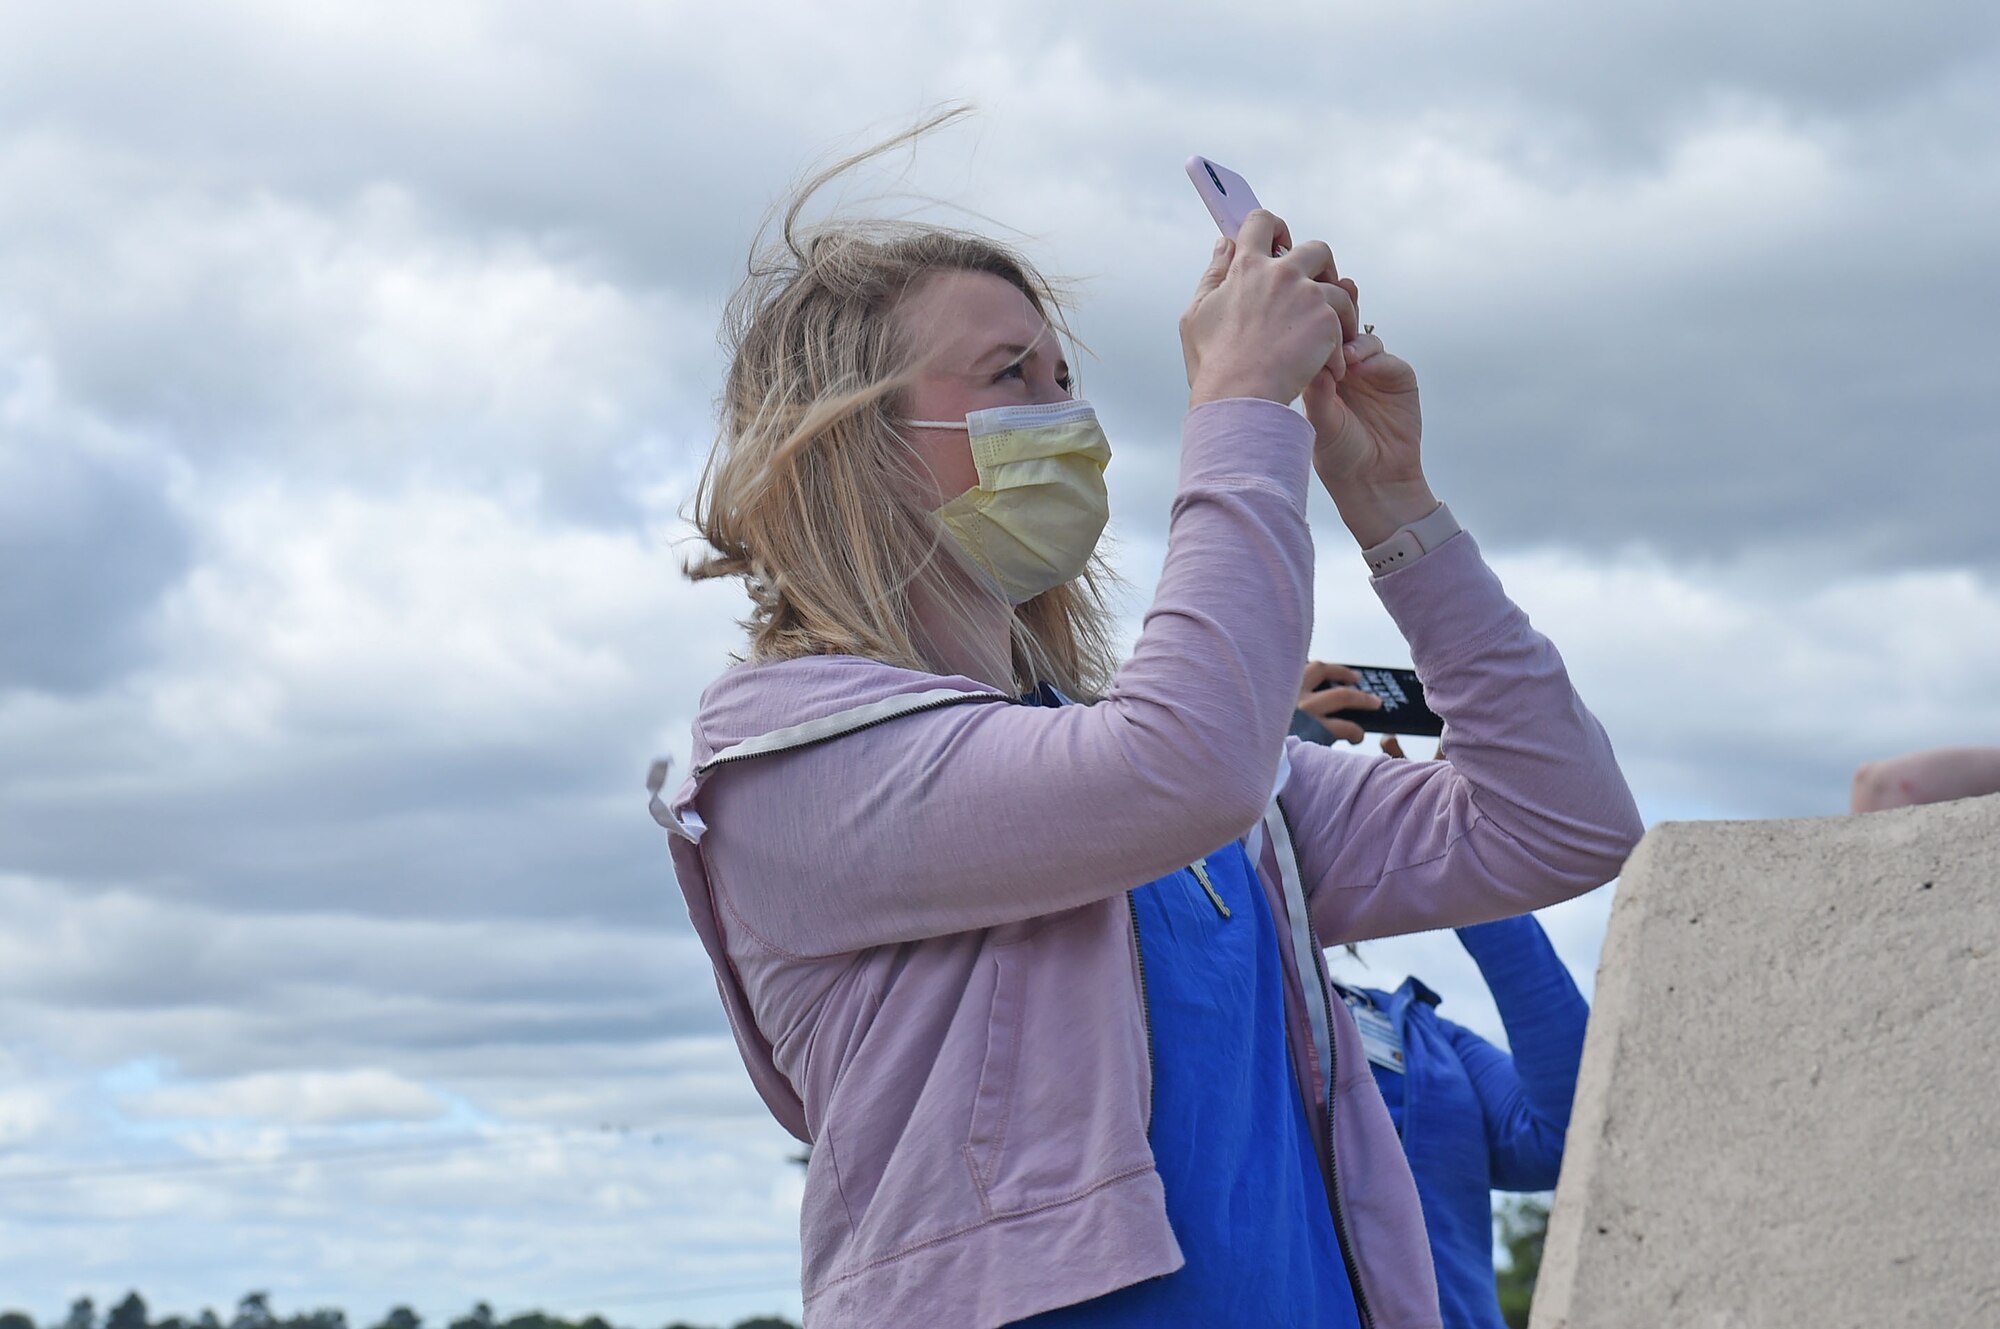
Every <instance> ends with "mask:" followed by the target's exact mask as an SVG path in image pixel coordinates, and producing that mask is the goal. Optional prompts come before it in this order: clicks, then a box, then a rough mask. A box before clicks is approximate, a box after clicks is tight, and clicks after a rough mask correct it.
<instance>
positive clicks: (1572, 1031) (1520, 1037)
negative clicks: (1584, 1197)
mask: <svg viewBox="0 0 2000 1329" xmlns="http://www.w3.org/2000/svg"><path fill="white" fill-rule="evenodd" d="M1458 938H1459V940H1460V941H1461V942H1463V943H1464V945H1465V949H1466V950H1467V951H1469V952H1471V954H1472V958H1473V960H1474V962H1475V963H1477V964H1478V965H1479V971H1480V973H1481V974H1482V975H1484V976H1485V979H1486V986H1487V987H1488V988H1489V989H1491V991H1492V993H1493V1001H1494V1004H1495V1005H1497V1006H1498V1007H1499V1008H1500V1020H1501V1023H1502V1024H1503V1025H1505V1026H1506V1029H1507V1042H1508V1043H1509V1044H1510V1045H1511V1047H1512V1048H1513V1054H1512V1055H1511V1056H1510V1055H1509V1054H1508V1053H1506V1052H1504V1051H1502V1050H1501V1049H1499V1048H1497V1047H1494V1046H1493V1045H1492V1044H1491V1043H1489V1042H1487V1041H1486V1040H1485V1039H1483V1038H1481V1037H1479V1035H1477V1034H1475V1033H1473V1032H1472V1031H1471V1030H1469V1029H1466V1028H1464V1027H1463V1026H1460V1025H1456V1024H1453V1023H1452V1022H1451V1021H1449V1020H1446V1019H1443V1018H1442V1017H1440V1016H1439V1015H1438V1013H1437V1011H1436V1009H1435V1007H1436V1005H1437V1000H1438V998H1437V996H1436V994H1434V993H1433V992H1431V990H1430V989H1429V988H1426V987H1425V986H1424V985H1423V984H1422V983H1421V982H1419V981H1417V980H1416V979H1414V978H1412V979H1409V980H1407V981H1405V982H1404V984H1403V985H1402V987H1400V988H1398V989H1397V990H1396V991H1395V992H1394V993H1393V994H1391V993H1387V992H1380V991H1366V995H1367V996H1368V997H1369V998H1370V1000H1372V1001H1373V1002H1374V1003H1375V1005H1376V1007H1377V1008H1378V1009H1381V1010H1385V1011H1387V1012H1388V1014H1389V1018H1390V1020H1391V1021H1392V1022H1393V1023H1394V1024H1395V1025H1396V1027H1397V1028H1398V1029H1400V1030H1401V1031H1402V1035H1403V1058H1404V1066H1405V1070H1404V1072H1403V1073H1402V1074H1401V1075H1398V1074H1396V1073H1394V1072H1391V1071H1384V1070H1383V1069H1382V1068H1380V1067H1375V1077H1376V1081H1377V1083H1378V1084H1380V1085H1381V1087H1382V1091H1383V1097H1384V1098H1385V1099H1386V1100H1387V1101H1388V1103H1389V1109H1390V1114H1391V1116H1393V1117H1394V1118H1395V1120H1396V1126H1397V1129H1398V1130H1399V1131H1400V1132H1401V1134H1402V1137H1403V1151H1404V1153H1406V1154H1407V1155H1408V1156H1409V1160H1410V1171H1411V1172H1412V1173H1413V1174H1415V1176H1416V1180H1417V1195H1418V1198H1419V1199H1420V1200H1421V1201H1422V1204H1423V1210H1424V1223H1425V1226H1426V1227H1427V1228H1428V1229H1429V1232H1430V1243H1431V1255H1432V1258H1433V1259H1434V1260H1435V1261H1436V1265H1437V1283H1438V1300H1439V1303H1440V1307H1441V1309H1442V1311H1443V1317H1444V1323H1445V1326H1446V1329H1505V1327H1506V1321H1505V1320H1503V1319H1502V1318H1501V1315H1500V1302H1499V1298H1498V1296H1497V1295H1496V1294H1495V1292H1494V1287H1493V1211H1492V1198H1491V1194H1490V1192H1491V1190H1505V1191H1545V1190H1549V1189H1551V1188H1553V1187H1554V1186H1555V1184H1556V1174H1557V1173H1558V1172H1560V1171H1561V1169H1562V1154H1563V1137H1564V1135H1565V1133H1566V1132H1567V1131H1568V1129H1569V1110H1570V1099H1571V1098H1572V1097H1573V1096H1574V1095H1575V1093H1576V1072H1577V1063H1578V1061H1579V1060H1580V1059H1581V1058H1582V1055H1583V1030H1584V1024H1585V1022H1586V1021H1587V1020H1588V1018H1589V1015H1590V1008H1589V1007H1588V1006H1587V1005H1586V1004H1585V1002H1584V1000H1583V994H1582V993H1580V992H1578V991H1577V987H1576V982H1575V980H1573V979H1572V978H1571V977H1570V975H1569V971H1568V970H1567V969H1565V968H1564V967H1563V964H1562V961H1561V960H1559V959H1557V958H1556V953H1555V950H1554V948H1553V947H1551V946H1550V945H1549V939H1548V937H1547V936H1546V935H1544V934H1543V932H1542V929H1541V926H1540V925H1539V924H1538V923H1536V922H1535V920H1534V919H1533V918H1530V917H1522V918H1508V919H1502V920H1500V921H1498V922H1495V923H1482V924H1480V925H1479V926H1477V927H1466V928H1459V929H1458Z"/></svg>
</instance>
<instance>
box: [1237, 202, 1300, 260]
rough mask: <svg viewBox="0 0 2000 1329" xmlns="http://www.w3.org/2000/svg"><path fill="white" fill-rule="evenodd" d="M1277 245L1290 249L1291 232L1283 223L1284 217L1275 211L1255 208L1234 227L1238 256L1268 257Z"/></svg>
mask: <svg viewBox="0 0 2000 1329" xmlns="http://www.w3.org/2000/svg"><path fill="white" fill-rule="evenodd" d="M1279 245H1283V246H1284V247H1285V248H1287V249H1290V248H1291V247H1292V232H1291V229H1290V228H1289V227H1287V226H1286V225H1285V219H1284V218H1282V217H1280V216H1278V214H1276V213H1275V212H1266V211H1264V209H1262V208H1257V209H1255V210H1254V211H1252V212H1251V214H1250V215H1249V216H1248V217H1245V218H1244V219H1243V225H1241V226H1239V227H1237V228H1236V253H1237V255H1238V257H1239V258H1241V257H1244V256H1251V255H1254V256H1257V257H1261V258H1269V257H1270V256H1271V254H1272V252H1273V250H1274V249H1275V248H1276V247H1277V246H1279Z"/></svg>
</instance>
